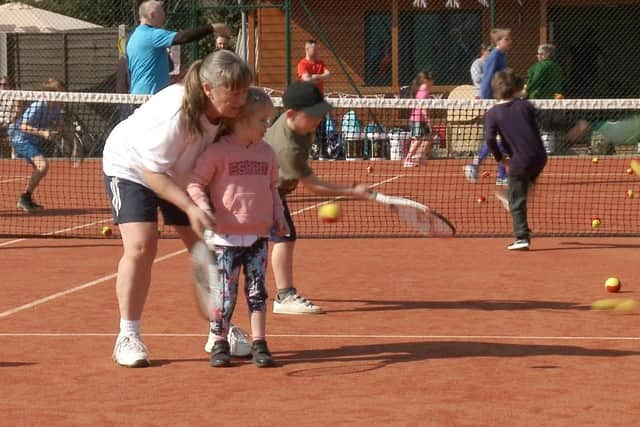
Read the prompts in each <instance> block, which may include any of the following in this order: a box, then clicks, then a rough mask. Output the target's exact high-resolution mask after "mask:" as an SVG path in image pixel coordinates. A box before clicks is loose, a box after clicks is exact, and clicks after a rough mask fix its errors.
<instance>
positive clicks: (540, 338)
mask: <svg viewBox="0 0 640 427" xmlns="http://www.w3.org/2000/svg"><path fill="white" fill-rule="evenodd" d="M116 335H117V334H114V333H101V332H87V333H83V332H33V333H32V332H8V333H0V337H52V338H55V337H115V336H116ZM144 336H145V337H160V338H165V337H166V338H201V337H206V336H207V335H206V334H201V333H200V334H185V333H145V334H144ZM267 336H268V337H271V338H310V339H339V340H340V339H377V340H379V339H382V340H401V339H421V340H496V341H640V337H629V336H622V337H602V336H593V337H589V336H586V337H582V336H544V335H523V336H518V335H362V334H358V335H350V334H267Z"/></svg>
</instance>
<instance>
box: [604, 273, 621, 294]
mask: <svg viewBox="0 0 640 427" xmlns="http://www.w3.org/2000/svg"><path fill="white" fill-rule="evenodd" d="M621 287H622V283H621V282H620V280H619V279H618V278H617V277H609V278H608V279H607V280H606V281H605V282H604V288H605V289H606V290H607V292H618V291H619V290H620V288H621Z"/></svg>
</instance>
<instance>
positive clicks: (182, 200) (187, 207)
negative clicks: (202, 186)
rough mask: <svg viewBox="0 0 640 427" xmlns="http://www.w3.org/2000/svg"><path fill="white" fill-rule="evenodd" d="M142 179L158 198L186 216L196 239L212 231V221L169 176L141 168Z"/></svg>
mask: <svg viewBox="0 0 640 427" xmlns="http://www.w3.org/2000/svg"><path fill="white" fill-rule="evenodd" d="M142 177H143V178H144V181H145V182H146V183H147V185H149V188H151V190H153V192H154V193H156V195H157V196H158V197H160V198H162V199H164V200H166V201H168V202H170V203H173V204H174V205H176V206H177V207H178V208H180V209H181V210H182V211H183V212H185V213H186V214H187V216H188V217H189V223H190V224H191V228H192V229H193V231H195V233H196V234H197V235H198V237H200V238H203V234H204V230H205V229H213V227H214V225H215V224H214V222H213V219H212V218H211V217H210V216H209V215H208V214H207V213H206V212H205V211H203V210H202V209H200V208H199V207H198V206H196V205H195V204H194V203H193V201H192V200H191V198H190V197H189V195H188V194H187V193H186V191H184V190H183V189H182V188H180V187H179V186H178V184H176V183H175V181H174V180H173V179H172V178H171V177H170V176H169V175H167V174H164V173H160V172H152V171H150V170H148V169H146V168H142Z"/></svg>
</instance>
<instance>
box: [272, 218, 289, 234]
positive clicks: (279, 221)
mask: <svg viewBox="0 0 640 427" xmlns="http://www.w3.org/2000/svg"><path fill="white" fill-rule="evenodd" d="M274 222H275V225H276V234H277V235H278V236H281V237H284V236H288V235H289V234H291V230H290V229H289V224H287V221H286V220H285V219H284V217H280V218H276V219H275V220H274Z"/></svg>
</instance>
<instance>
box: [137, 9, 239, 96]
mask: <svg viewBox="0 0 640 427" xmlns="http://www.w3.org/2000/svg"><path fill="white" fill-rule="evenodd" d="M138 13H139V14H140V25H138V26H137V27H136V29H135V31H134V32H133V34H131V37H129V41H128V42H127V57H128V67H129V74H130V81H131V88H130V90H129V91H130V92H131V93H133V94H139V95H153V94H155V93H157V92H159V91H161V90H162V89H164V88H165V87H167V86H169V72H170V71H171V70H170V68H169V65H170V64H169V54H168V51H167V49H169V48H170V47H171V46H174V45H181V44H185V43H189V42H192V41H197V40H200V39H202V38H204V37H206V36H208V35H209V34H213V33H216V34H217V35H220V36H225V37H229V29H228V28H227V26H226V25H224V24H212V25H204V26H202V27H197V28H193V29H190V30H184V31H180V32H174V31H168V30H165V29H163V28H162V26H163V25H164V23H165V20H166V16H165V13H164V9H163V8H162V2H160V1H157V0H147V1H145V2H143V3H142V4H141V5H140V8H139V9H138Z"/></svg>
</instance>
